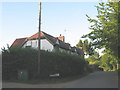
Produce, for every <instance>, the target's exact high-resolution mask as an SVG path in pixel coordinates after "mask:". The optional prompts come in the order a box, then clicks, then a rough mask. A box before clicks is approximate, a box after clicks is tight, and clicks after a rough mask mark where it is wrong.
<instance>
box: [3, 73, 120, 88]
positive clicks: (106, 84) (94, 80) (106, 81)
mask: <svg viewBox="0 0 120 90" xmlns="http://www.w3.org/2000/svg"><path fill="white" fill-rule="evenodd" d="M3 88H118V76H117V73H116V72H94V73H91V74H89V75H88V76H86V77H83V78H81V79H78V80H74V81H71V82H66V83H59V84H35V85H32V84H21V83H8V82H3Z"/></svg>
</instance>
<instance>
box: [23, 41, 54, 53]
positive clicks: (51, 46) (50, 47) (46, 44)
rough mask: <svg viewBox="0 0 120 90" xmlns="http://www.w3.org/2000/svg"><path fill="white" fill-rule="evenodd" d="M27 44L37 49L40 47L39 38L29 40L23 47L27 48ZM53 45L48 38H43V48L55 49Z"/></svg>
mask: <svg viewBox="0 0 120 90" xmlns="http://www.w3.org/2000/svg"><path fill="white" fill-rule="evenodd" d="M26 46H31V47H32V48H35V49H37V48H38V40H29V41H27V42H26V43H25V44H24V45H23V48H25V47H26ZM53 48H54V47H53V45H52V44H51V43H50V42H49V41H48V40H46V39H41V47H40V49H41V50H48V51H52V50H53Z"/></svg>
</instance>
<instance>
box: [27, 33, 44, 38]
mask: <svg viewBox="0 0 120 90" xmlns="http://www.w3.org/2000/svg"><path fill="white" fill-rule="evenodd" d="M38 34H39V32H37V33H36V34H34V35H32V36H31V37H29V38H27V39H37V38H38ZM40 36H41V37H43V36H44V34H43V33H42V32H41V33H40Z"/></svg>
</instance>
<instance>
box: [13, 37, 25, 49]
mask: <svg viewBox="0 0 120 90" xmlns="http://www.w3.org/2000/svg"><path fill="white" fill-rule="evenodd" d="M26 39H27V38H18V39H16V40H15V41H14V42H13V44H12V45H11V47H13V46H19V47H21V46H22V45H23V44H24V42H25V41H26Z"/></svg>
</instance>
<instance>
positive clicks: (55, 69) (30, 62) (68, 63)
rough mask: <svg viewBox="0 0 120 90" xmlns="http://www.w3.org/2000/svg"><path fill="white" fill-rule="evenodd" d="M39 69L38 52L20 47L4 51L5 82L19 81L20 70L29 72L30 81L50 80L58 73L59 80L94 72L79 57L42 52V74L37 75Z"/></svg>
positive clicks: (3, 68)
mask: <svg viewBox="0 0 120 90" xmlns="http://www.w3.org/2000/svg"><path fill="white" fill-rule="evenodd" d="M37 68H38V51H37V50H35V49H32V48H19V47H12V48H9V47H8V49H2V71H3V72H2V74H3V75H2V76H3V80H17V79H18V72H19V71H20V70H26V71H27V72H28V79H29V80H38V79H42V80H45V79H48V80H49V79H50V76H49V75H52V74H56V73H58V74H59V77H58V78H60V79H63V78H69V77H74V76H79V75H80V76H82V75H85V74H87V73H90V72H92V69H91V68H89V66H88V63H87V62H86V61H85V60H84V59H83V58H81V57H80V56H78V55H71V54H68V53H65V52H63V53H61V52H47V51H42V50H41V54H40V74H38V73H37V70H38V69H37Z"/></svg>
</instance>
